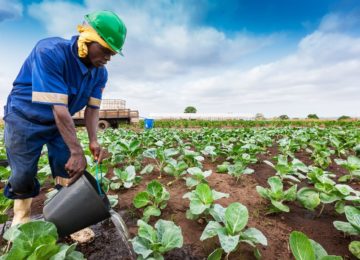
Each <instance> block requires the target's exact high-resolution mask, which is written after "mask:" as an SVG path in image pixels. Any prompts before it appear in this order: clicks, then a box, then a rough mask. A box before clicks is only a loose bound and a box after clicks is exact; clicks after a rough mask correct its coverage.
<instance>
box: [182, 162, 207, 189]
mask: <svg viewBox="0 0 360 260" xmlns="http://www.w3.org/2000/svg"><path fill="white" fill-rule="evenodd" d="M187 172H188V173H189V177H184V179H185V181H186V186H187V187H188V188H192V187H195V186H196V185H198V184H200V183H207V180H206V178H207V177H209V176H210V175H211V173H212V172H211V170H209V171H203V170H201V169H200V168H199V167H191V168H188V169H187Z"/></svg>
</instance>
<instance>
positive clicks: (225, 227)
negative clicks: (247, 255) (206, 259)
mask: <svg viewBox="0 0 360 260" xmlns="http://www.w3.org/2000/svg"><path fill="white" fill-rule="evenodd" d="M210 214H211V215H212V217H213V218H214V220H215V221H209V223H208V224H207V226H206V227H205V229H204V231H203V233H202V235H201V237H200V240H201V241H203V240H205V239H208V238H211V237H214V236H218V238H219V241H220V245H221V249H222V250H224V252H225V253H227V254H229V253H231V252H234V251H235V250H236V249H237V248H238V246H239V244H240V243H241V242H245V243H247V244H249V245H250V246H252V247H254V248H255V249H256V244H262V245H264V246H266V245H267V239H266V237H265V236H264V235H263V233H262V232H261V231H260V230H258V229H256V228H247V229H245V230H244V228H245V227H246V225H247V223H248V219H249V212H248V210H247V208H246V207H245V206H244V205H242V204H241V203H238V202H235V203H231V204H230V205H229V206H228V207H227V208H223V207H222V206H221V205H219V204H216V205H215V206H214V207H213V209H212V210H211V212H210ZM220 252H221V250H219V249H216V250H215V251H214V252H213V253H212V254H211V255H212V258H213V259H219V258H215V257H216V256H218V255H220ZM255 252H256V254H259V251H258V250H255Z"/></svg>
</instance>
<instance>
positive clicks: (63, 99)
mask: <svg viewBox="0 0 360 260" xmlns="http://www.w3.org/2000/svg"><path fill="white" fill-rule="evenodd" d="M32 101H33V102H43V103H54V104H64V105H67V104H68V95H66V94H60V93H51V92H36V91H33V92H32Z"/></svg>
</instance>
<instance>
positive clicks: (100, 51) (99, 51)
mask: <svg viewBox="0 0 360 260" xmlns="http://www.w3.org/2000/svg"><path fill="white" fill-rule="evenodd" d="M115 54H116V52H114V51H111V50H109V49H107V48H105V47H103V46H101V45H100V44H99V43H97V42H91V43H90V44H89V45H88V56H87V57H88V59H89V60H90V62H91V64H92V65H93V66H95V67H101V66H104V65H105V64H106V63H107V62H108V61H110V59H111V56H113V55H115Z"/></svg>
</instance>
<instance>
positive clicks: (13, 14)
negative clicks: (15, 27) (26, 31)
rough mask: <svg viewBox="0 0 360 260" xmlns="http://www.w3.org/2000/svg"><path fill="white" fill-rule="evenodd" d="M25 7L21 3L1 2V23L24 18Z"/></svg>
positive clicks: (5, 0)
mask: <svg viewBox="0 0 360 260" xmlns="http://www.w3.org/2000/svg"><path fill="white" fill-rule="evenodd" d="M22 13H23V5H22V4H21V2H20V1H18V0H14V1H8V0H0V22H2V21H4V20H6V19H15V18H19V17H21V16H22Z"/></svg>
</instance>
